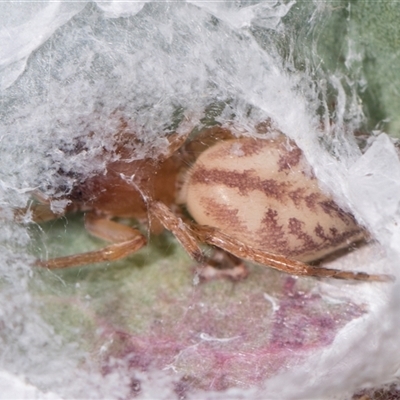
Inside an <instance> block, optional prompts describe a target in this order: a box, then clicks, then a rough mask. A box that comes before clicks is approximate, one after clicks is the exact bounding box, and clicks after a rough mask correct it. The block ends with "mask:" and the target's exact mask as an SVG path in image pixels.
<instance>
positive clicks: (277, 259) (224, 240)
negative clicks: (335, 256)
mask: <svg viewBox="0 0 400 400" xmlns="http://www.w3.org/2000/svg"><path fill="white" fill-rule="evenodd" d="M191 229H192V231H193V232H194V234H195V235H196V236H197V237H198V238H199V240H201V241H203V242H204V243H207V244H209V245H212V246H217V247H219V248H221V249H224V250H225V251H227V252H229V253H231V254H233V255H235V256H236V257H239V258H242V259H244V260H248V261H252V262H255V263H257V264H262V265H264V266H267V267H271V268H274V269H277V270H278V271H282V272H286V273H288V274H291V275H302V276H315V277H323V278H336V279H350V280H359V281H379V282H388V281H392V280H393V277H392V276H390V275H384V274H382V275H370V274H367V273H365V272H354V271H340V270H336V269H331V268H324V267H314V266H311V265H307V264H305V263H303V262H301V261H297V260H293V259H289V258H287V257H285V256H282V255H277V254H273V253H270V252H268V251H263V250H259V249H255V248H253V247H251V246H248V245H246V244H244V243H243V242H241V241H239V240H237V239H235V238H232V237H231V236H229V235H226V234H225V233H223V232H221V231H220V230H218V229H216V228H213V227H209V226H205V225H196V224H192V225H191Z"/></svg>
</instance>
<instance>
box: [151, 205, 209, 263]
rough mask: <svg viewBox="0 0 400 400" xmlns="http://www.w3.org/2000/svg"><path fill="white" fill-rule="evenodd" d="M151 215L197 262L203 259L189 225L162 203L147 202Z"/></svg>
mask: <svg viewBox="0 0 400 400" xmlns="http://www.w3.org/2000/svg"><path fill="white" fill-rule="evenodd" d="M148 210H149V213H150V215H151V216H154V217H155V218H157V219H158V220H159V221H160V222H161V224H162V225H163V226H164V228H165V229H167V230H168V231H170V232H172V233H173V234H174V235H175V237H176V238H177V240H178V241H179V242H180V244H181V245H182V246H183V247H184V249H185V250H186V251H187V252H188V253H189V255H190V256H191V257H192V258H193V259H195V260H196V261H197V262H202V261H203V260H204V256H203V252H202V251H201V249H200V247H199V245H198V244H197V238H196V236H195V235H194V234H193V232H192V230H191V229H190V227H189V226H188V225H187V224H186V223H184V222H183V221H182V219H181V218H179V217H177V216H176V215H175V214H174V213H173V212H172V211H171V210H170V209H169V208H168V207H167V206H166V205H165V204H164V203H161V202H160V201H153V202H149V203H148Z"/></svg>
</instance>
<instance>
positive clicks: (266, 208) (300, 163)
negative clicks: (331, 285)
mask: <svg viewBox="0 0 400 400" xmlns="http://www.w3.org/2000/svg"><path fill="white" fill-rule="evenodd" d="M116 137H118V138H119V139H118V141H119V142H118V145H119V146H118V150H117V153H118V154H119V156H120V158H119V160H118V161H114V162H112V163H109V164H108V166H107V170H106V173H105V174H99V175H97V176H95V177H91V178H88V179H83V180H80V181H79V183H77V185H76V187H75V188H74V189H73V191H72V192H71V193H70V194H69V195H68V196H67V197H65V200H68V203H69V205H68V206H67V207H66V208H65V210H64V213H67V212H71V211H78V210H79V211H84V212H85V226H86V229H87V230H88V231H89V232H90V233H91V234H92V235H94V236H96V237H99V238H101V239H104V240H106V241H108V242H111V245H109V246H107V247H104V248H102V249H100V250H98V251H91V252H88V253H83V254H77V255H71V256H67V257H59V258H54V259H49V260H38V261H37V265H39V266H42V267H46V268H50V269H53V268H54V269H55V268H65V267H74V266H78V265H84V264H90V263H96V262H103V261H112V260H116V259H120V258H123V257H126V256H127V255H129V254H132V253H134V252H136V251H138V250H139V249H140V248H142V247H143V246H144V245H145V244H146V243H147V240H146V237H145V236H144V235H143V234H142V233H141V232H140V231H139V230H137V229H134V228H132V227H129V226H126V225H122V224H120V223H118V222H115V221H113V220H112V218H114V217H129V218H136V219H138V220H139V221H147V223H148V227H149V229H150V231H151V233H154V234H157V233H160V232H161V231H162V230H163V229H164V228H165V229H167V230H169V231H171V232H172V233H173V234H174V235H175V237H176V238H177V240H178V241H179V242H180V243H181V244H182V246H183V247H184V248H185V249H186V251H187V252H188V253H189V255H190V256H191V257H192V258H193V259H194V260H196V261H197V262H199V263H203V264H207V262H208V261H210V263H212V261H213V260H210V259H207V257H205V256H204V254H203V251H202V250H201V248H200V247H199V243H206V244H208V245H211V246H215V247H217V248H219V249H222V250H224V251H225V252H228V253H230V254H231V255H234V256H235V257H237V258H239V259H244V260H249V261H252V262H255V263H259V264H262V265H265V266H268V267H272V268H275V269H278V270H280V271H284V272H286V273H289V274H293V275H310V276H317V277H332V278H341V279H356V280H376V281H384V280H387V279H388V276H385V275H369V274H366V273H363V272H352V271H339V270H333V269H327V268H323V267H319V266H311V265H307V264H306V262H310V261H314V260H317V259H321V258H322V257H325V256H326V255H328V254H330V253H332V252H335V251H337V250H339V249H343V248H345V247H348V246H349V245H350V244H352V243H354V242H357V241H360V240H361V239H363V237H364V235H365V232H364V230H363V229H362V228H361V227H360V226H359V225H357V223H356V221H355V220H354V218H353V216H352V215H350V214H349V213H347V212H345V211H343V210H342V209H340V208H339V207H338V205H337V204H336V203H335V202H334V201H333V200H332V198H331V197H329V196H328V195H326V194H325V193H323V192H322V191H321V190H320V188H319V186H318V182H317V180H316V179H315V177H314V175H313V173H312V170H311V168H310V166H309V164H308V163H307V161H306V160H305V158H304V155H303V154H302V151H301V150H300V149H299V148H298V147H297V146H296V145H295V144H294V143H293V142H291V141H289V140H288V139H287V138H285V137H284V136H283V135H280V136H278V137H277V138H276V139H254V138H251V137H241V138H237V137H234V136H233V135H232V133H231V132H230V131H229V130H227V129H223V128H220V127H214V128H211V129H208V130H206V131H204V132H203V133H202V134H200V135H198V136H197V137H196V138H195V139H194V140H191V141H190V140H187V136H184V135H183V136H182V135H171V136H170V137H169V147H168V149H167V151H166V153H164V154H160V155H158V156H157V157H151V158H147V159H143V160H135V161H132V160H129V158H130V157H129V150H127V146H126V145H125V144H126V140H127V136H126V135H125V136H124V135H123V134H119V135H117V136H116ZM188 166H190V167H188ZM37 197H39V198H40V197H41V195H39V196H37ZM42 201H43V199H42ZM43 202H45V201H43ZM178 206H179V207H178ZM182 207H186V210H187V211H188V213H189V214H190V216H191V217H192V218H193V219H190V218H189V217H184V213H183V212H181V211H179V209H182ZM33 214H34V215H33V219H34V220H36V221H43V220H47V219H50V218H55V217H60V215H59V214H58V215H56V214H54V213H52V212H51V211H50V210H49V207H48V206H47V205H45V204H43V205H38V206H37V207H36V208H35V209H34V212H33ZM228 258H229V257H227V258H226V259H228Z"/></svg>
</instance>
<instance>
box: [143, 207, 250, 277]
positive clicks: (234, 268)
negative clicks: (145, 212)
mask: <svg viewBox="0 0 400 400" xmlns="http://www.w3.org/2000/svg"><path fill="white" fill-rule="evenodd" d="M148 209H149V212H150V215H151V216H152V217H155V218H156V219H158V220H159V221H160V222H161V224H162V225H163V226H164V228H165V229H167V230H169V231H170V232H172V233H173V234H174V235H175V237H176V238H177V240H178V241H179V242H180V243H181V245H182V246H183V247H184V249H185V250H186V251H187V253H189V255H190V256H191V257H192V258H193V259H194V260H196V261H197V262H198V263H199V267H198V268H197V269H196V270H197V273H198V276H199V277H200V279H202V280H204V281H208V280H212V279H219V278H228V279H231V280H233V281H238V280H241V279H245V278H246V277H247V276H248V269H247V267H246V265H245V264H244V263H243V262H242V261H241V260H240V259H239V258H237V257H235V256H233V255H231V254H229V253H226V252H225V251H224V250H221V249H214V252H213V255H212V256H211V257H206V256H205V255H204V254H203V252H202V251H201V249H200V247H199V245H198V243H197V241H198V237H197V236H196V235H195V234H194V232H193V231H192V229H191V227H190V226H189V225H188V224H186V223H185V222H184V221H182V219H181V218H179V217H178V216H176V215H175V214H174V213H173V212H172V211H171V210H170V209H169V208H168V207H167V206H166V205H165V204H164V203H161V202H159V201H154V202H151V203H149V204H148Z"/></svg>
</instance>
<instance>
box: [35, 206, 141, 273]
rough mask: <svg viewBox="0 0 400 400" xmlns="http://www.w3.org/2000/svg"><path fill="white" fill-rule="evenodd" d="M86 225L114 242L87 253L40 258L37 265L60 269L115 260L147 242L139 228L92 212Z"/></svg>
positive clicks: (97, 235)
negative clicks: (46, 258) (48, 258)
mask: <svg viewBox="0 0 400 400" xmlns="http://www.w3.org/2000/svg"><path fill="white" fill-rule="evenodd" d="M85 227H86V229H87V231H88V232H89V233H90V234H92V235H93V236H96V237H98V238H100V239H104V240H107V241H109V242H112V244H111V245H109V246H106V247H103V248H102V249H100V250H94V251H89V252H87V253H81V254H76V255H71V256H66V257H57V258H52V259H50V260H38V261H36V263H35V265H37V266H39V267H44V268H49V269H60V268H68V267H78V266H81V265H86V264H93V263H98V262H106V261H115V260H119V259H121V258H124V257H127V256H128V255H130V254H133V253H135V252H136V251H138V250H139V249H141V248H142V247H143V246H145V245H146V243H147V241H146V238H145V237H144V236H143V235H142V234H141V233H140V232H139V231H138V230H137V229H134V228H131V227H129V226H126V225H122V224H119V223H117V222H114V221H111V220H109V219H106V218H99V217H98V216H96V215H94V214H91V213H88V214H86V216H85Z"/></svg>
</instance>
